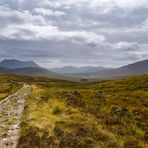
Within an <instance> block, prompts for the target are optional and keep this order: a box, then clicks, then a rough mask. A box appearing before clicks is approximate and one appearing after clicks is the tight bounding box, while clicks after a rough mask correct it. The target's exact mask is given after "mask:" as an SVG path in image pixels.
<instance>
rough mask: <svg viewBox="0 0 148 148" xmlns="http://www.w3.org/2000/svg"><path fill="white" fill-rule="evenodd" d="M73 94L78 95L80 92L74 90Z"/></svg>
mask: <svg viewBox="0 0 148 148" xmlns="http://www.w3.org/2000/svg"><path fill="white" fill-rule="evenodd" d="M73 94H74V95H77V96H80V95H81V93H80V92H79V91H74V93H73Z"/></svg>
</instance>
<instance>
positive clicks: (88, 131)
mask: <svg viewBox="0 0 148 148" xmlns="http://www.w3.org/2000/svg"><path fill="white" fill-rule="evenodd" d="M31 84H32V94H31V95H30V97H29V98H28V99H27V102H26V107H25V112H24V115H23V119H22V125H21V126H22V129H21V137H20V141H19V145H18V147H20V148H25V147H44V148H46V147H47V148H49V147H55V148H56V147H60V148H65V147H70V148H87V147H88V148H91V147H92V148H93V147H97V148H99V147H100V148H146V147H147V146H148V145H147V144H148V143H147V141H148V126H147V123H148V118H147V117H148V76H139V77H131V78H128V79H125V80H115V81H103V82H98V83H88V84H80V83H73V82H68V81H58V80H50V79H42V78H38V79H34V80H33V81H32V82H31Z"/></svg>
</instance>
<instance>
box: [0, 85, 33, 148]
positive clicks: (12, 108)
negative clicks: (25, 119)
mask: <svg viewBox="0 0 148 148" xmlns="http://www.w3.org/2000/svg"><path fill="white" fill-rule="evenodd" d="M30 91H31V87H30V86H29V85H27V84H24V85H23V87H22V88H21V89H20V90H19V91H18V92H16V93H15V94H13V95H10V96H8V97H7V98H6V99H4V100H2V101H1V102H0V148H16V147H17V143H18V140H19V134H20V123H21V117H22V113H23V110H24V106H25V99H26V98H27V96H28V95H29V93H30Z"/></svg>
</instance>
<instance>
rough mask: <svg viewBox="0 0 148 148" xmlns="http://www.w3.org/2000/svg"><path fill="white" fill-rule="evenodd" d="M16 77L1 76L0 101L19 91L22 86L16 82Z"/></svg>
mask: <svg viewBox="0 0 148 148" xmlns="http://www.w3.org/2000/svg"><path fill="white" fill-rule="evenodd" d="M14 77H15V76H8V75H0V101H1V100H3V99H5V98H6V97H7V96H9V95H11V94H14V93H15V92H16V91H18V90H19V89H20V88H21V87H22V84H21V83H20V82H18V81H14V80H13V79H14Z"/></svg>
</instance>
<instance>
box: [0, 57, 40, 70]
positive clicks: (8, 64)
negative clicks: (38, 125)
mask: <svg viewBox="0 0 148 148" xmlns="http://www.w3.org/2000/svg"><path fill="white" fill-rule="evenodd" d="M0 67H5V68H11V69H15V68H25V67H40V66H39V65H37V64H36V63H35V62H34V61H20V60H16V59H4V60H2V61H1V62H0Z"/></svg>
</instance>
